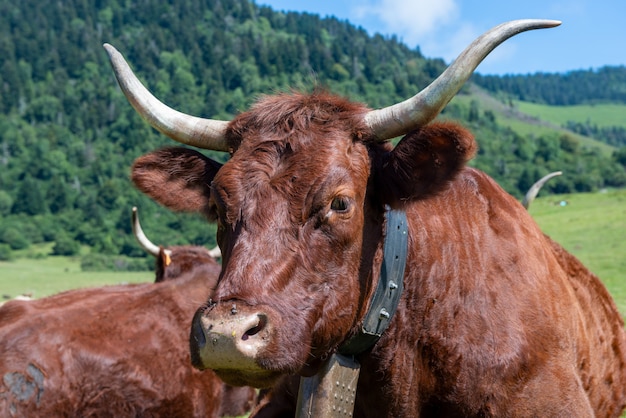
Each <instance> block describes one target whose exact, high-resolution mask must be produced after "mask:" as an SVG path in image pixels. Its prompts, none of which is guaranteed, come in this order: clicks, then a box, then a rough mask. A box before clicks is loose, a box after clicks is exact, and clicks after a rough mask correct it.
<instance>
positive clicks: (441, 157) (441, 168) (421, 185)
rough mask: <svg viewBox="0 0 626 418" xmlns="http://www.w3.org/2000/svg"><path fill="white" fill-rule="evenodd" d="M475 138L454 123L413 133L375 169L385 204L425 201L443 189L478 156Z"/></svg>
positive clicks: (424, 128)
mask: <svg viewBox="0 0 626 418" xmlns="http://www.w3.org/2000/svg"><path fill="white" fill-rule="evenodd" d="M476 149H477V144H476V141H475V140H474V136H473V135H472V134H471V133H470V132H469V131H467V130H466V129H464V128H462V127H461V126H459V125H457V124H454V123H432V124H430V125H426V126H424V127H422V128H420V129H418V130H415V131H413V132H410V133H409V134H407V135H406V136H405V137H404V138H402V140H401V141H400V142H399V143H398V145H397V146H396V147H395V148H394V149H393V150H392V151H390V152H388V153H387V154H385V155H384V156H383V157H382V158H381V159H380V160H379V162H378V163H377V165H376V167H375V174H374V179H375V187H376V190H377V191H378V193H379V194H380V195H381V198H382V200H383V202H384V203H387V204H389V205H391V206H392V207H397V206H399V205H401V202H406V201H410V200H416V199H422V198H424V197H428V196H430V195H433V194H435V193H437V192H439V191H441V190H443V189H444V188H445V187H446V185H447V184H448V183H449V182H450V181H452V180H453V179H454V177H455V176H456V175H457V174H458V173H459V171H461V169H462V168H463V167H464V166H465V164H466V163H467V161H469V160H470V159H471V158H472V157H473V156H474V154H475V153H476Z"/></svg>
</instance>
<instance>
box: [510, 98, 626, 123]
mask: <svg viewBox="0 0 626 418" xmlns="http://www.w3.org/2000/svg"><path fill="white" fill-rule="evenodd" d="M515 106H516V107H517V108H518V109H519V111H520V112H523V113H525V114H527V115H531V116H534V117H536V118H540V119H542V120H545V121H548V122H551V123H554V124H555V125H559V126H561V125H564V124H565V123H567V122H568V121H573V122H580V123H585V122H588V121H593V124H594V125H598V126H599V127H609V126H621V127H623V128H626V117H625V116H626V105H623V104H597V105H576V106H547V105H541V104H536V103H530V102H519V101H516V102H515Z"/></svg>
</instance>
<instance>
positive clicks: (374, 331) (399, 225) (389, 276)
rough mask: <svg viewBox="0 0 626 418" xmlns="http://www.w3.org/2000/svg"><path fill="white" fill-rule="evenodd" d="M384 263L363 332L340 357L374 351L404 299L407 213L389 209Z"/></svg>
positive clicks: (357, 335)
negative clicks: (373, 348) (399, 303)
mask: <svg viewBox="0 0 626 418" xmlns="http://www.w3.org/2000/svg"><path fill="white" fill-rule="evenodd" d="M386 217H387V225H386V230H385V244H384V253H383V263H382V267H381V269H380V278H379V279H378V285H377V286H376V291H375V292H374V295H373V296H372V299H371V300H370V305H369V308H368V310H367V313H366V314H365V318H364V319H363V326H362V327H361V330H360V331H359V332H358V333H357V334H355V335H354V336H352V337H351V338H350V339H349V340H348V341H346V342H345V343H344V344H343V345H342V346H341V347H339V353H341V354H345V355H356V354H360V353H362V352H364V351H366V350H368V349H370V348H371V347H372V346H374V344H376V342H377V341H378V339H379V338H380V336H381V335H382V334H383V332H385V330H386V329H387V327H388V326H389V324H390V323H391V319H392V318H393V315H394V314H395V313H396V310H397V309H398V302H399V301H400V295H402V288H403V279H404V268H405V265H406V256H407V247H408V235H409V234H408V224H407V220H406V214H405V213H404V211H400V210H392V209H390V208H389V207H387V211H386Z"/></svg>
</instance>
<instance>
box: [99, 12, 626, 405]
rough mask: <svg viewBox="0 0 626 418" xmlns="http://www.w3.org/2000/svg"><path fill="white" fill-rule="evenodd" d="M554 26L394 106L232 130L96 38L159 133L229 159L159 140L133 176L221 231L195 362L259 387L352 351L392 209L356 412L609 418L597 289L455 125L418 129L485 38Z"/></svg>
mask: <svg viewBox="0 0 626 418" xmlns="http://www.w3.org/2000/svg"><path fill="white" fill-rule="evenodd" d="M557 24H558V22H554V21H533V20H530V21H529V20H523V21H514V22H509V23H506V24H503V25H501V26H499V27H497V28H494V29H493V30H491V31H489V32H488V33H486V34H485V35H483V36H481V37H480V38H479V39H477V40H476V41H475V42H474V43H473V44H472V45H470V47H468V49H466V50H465V51H464V52H463V53H462V54H461V56H459V58H457V60H455V62H454V63H453V64H452V65H451V66H450V67H449V68H448V69H447V70H446V71H445V72H444V73H443V74H442V75H441V76H440V77H439V78H438V79H437V80H435V81H434V82H433V83H432V84H431V85H430V86H428V87H427V88H426V89H425V90H423V91H422V92H420V93H418V94H417V95H416V96H414V97H413V98H411V99H409V100H407V101H405V102H402V103H399V104H397V105H393V106H391V107H389V108H385V109H380V110H370V109H367V108H366V107H365V106H363V105H360V104H355V103H351V102H348V101H347V100H344V99H341V98H338V97H335V96H332V95H330V94H326V93H324V92H316V93H313V94H309V95H306V94H282V95H278V96H274V97H268V98H264V99H262V100H260V101H259V102H258V103H256V104H255V105H254V106H253V107H252V108H251V109H250V110H249V111H247V112H245V113H243V114H241V115H239V116H237V117H236V118H235V119H234V120H233V121H231V122H230V123H226V122H220V121H213V120H205V119H200V118H196V117H191V116H186V115H183V114H181V113H178V112H176V111H174V110H173V109H170V108H168V107H167V106H166V105H164V104H163V103H161V102H159V101H158V100H157V99H156V98H154V97H153V96H152V95H150V94H149V93H148V92H147V90H146V89H145V88H144V87H143V86H142V85H141V84H140V82H139V81H138V80H137V79H136V77H135V76H134V75H133V74H132V72H131V70H130V68H129V67H128V65H127V64H126V63H125V61H124V60H123V58H122V57H121V55H119V53H118V52H117V51H115V50H114V49H113V48H112V47H110V46H109V45H107V46H106V48H107V50H108V52H109V55H110V57H111V60H112V64H113V67H114V69H115V71H116V76H117V77H118V81H119V82H120V86H121V87H122V90H123V91H124V93H125V94H126V95H127V97H128V98H129V101H130V102H131V104H132V105H133V106H135V108H136V109H137V110H138V111H139V112H140V113H141V114H142V116H143V117H144V118H146V119H147V120H148V121H149V122H150V123H151V124H152V125H153V126H154V127H156V128H157V129H159V130H161V131H162V132H163V133H165V134H167V135H169V136H171V137H172V138H174V139H176V140H177V141H180V142H184V143H187V144H191V145H195V146H199V147H204V148H210V149H215V150H226V151H229V152H230V154H231V158H230V160H229V161H228V162H226V163H225V164H223V165H220V164H218V163H217V162H215V161H212V160H210V159H208V158H206V157H204V156H203V155H202V154H200V153H198V152H196V151H192V150H189V149H185V148H172V149H166V150H160V151H157V152H154V153H151V154H148V155H146V156H144V157H141V158H140V159H138V160H137V161H136V162H135V165H134V168H133V180H134V182H135V184H136V185H137V186H138V187H139V189H141V190H142V191H144V192H145V193H147V194H148V195H150V196H151V197H153V198H154V199H155V200H157V201H159V202H160V203H162V204H164V205H165V206H168V207H170V208H172V209H174V210H184V211H197V212H201V213H203V214H205V215H206V216H207V217H208V218H209V219H211V220H215V221H216V222H217V225H218V243H219V245H220V248H221V250H222V254H223V269H222V272H221V275H220V280H219V282H218V285H217V288H216V291H215V293H214V295H213V297H212V298H211V299H210V300H209V301H208V303H207V304H206V305H205V306H203V307H201V308H200V309H199V310H198V312H197V313H196V315H195V317H194V323H193V325H192V330H191V338H190V342H191V350H192V353H191V354H192V359H193V361H194V364H195V365H196V366H197V367H199V368H210V369H213V370H215V371H216V372H217V374H218V375H219V376H221V377H222V378H223V379H225V380H226V381H227V382H230V383H233V384H250V385H256V386H258V387H271V386H272V385H274V384H276V382H278V381H279V379H281V377H282V378H287V379H289V378H288V377H286V376H289V375H292V376H296V375H301V376H309V375H312V374H314V373H316V372H317V371H318V370H320V367H321V366H322V365H323V364H324V362H325V359H327V358H328V357H329V356H330V355H331V354H333V353H335V352H342V353H348V354H350V351H351V349H350V348H351V347H352V345H351V344H350V345H346V342H348V341H353V340H351V337H353V336H355V335H358V334H359V333H360V331H361V328H362V324H363V323H364V319H365V313H366V311H367V310H368V306H369V303H370V302H371V301H372V299H373V296H374V289H375V288H376V286H377V283H378V282H379V272H380V271H381V266H382V265H383V262H382V261H383V243H384V241H385V235H386V233H385V224H386V223H390V219H392V218H389V217H388V216H387V215H386V213H387V212H386V205H388V206H390V207H391V208H394V209H398V210H402V211H404V212H405V213H406V218H407V222H408V256H407V258H406V269H405V274H404V291H403V293H402V295H401V298H400V301H399V305H398V307H397V311H396V313H395V315H394V316H393V317H392V319H391V321H390V325H389V327H388V329H387V330H386V332H385V333H384V334H383V335H382V337H381V338H380V339H379V340H378V341H377V342H375V343H374V344H373V346H370V347H366V348H365V349H364V351H362V352H360V353H357V354H355V358H356V359H358V361H359V362H360V363H361V375H360V379H359V381H358V388H357V392H356V403H355V410H354V414H355V416H359V417H381V416H387V417H418V416H421V417H424V416H499V417H518V416H519V417H521V416H524V417H528V416H546V417H548V416H550V417H554V416H561V417H565V416H567V417H590V416H594V415H595V416H602V417H609V416H613V417H617V416H619V414H620V412H621V410H622V409H623V408H624V405H625V404H626V365H625V362H626V333H625V332H624V329H623V321H622V319H621V316H620V314H619V312H618V311H617V309H616V306H615V304H614V302H613V301H612V299H611V298H610V296H609V294H608V293H607V291H606V289H605V288H604V286H603V285H602V283H601V282H600V281H599V279H598V278H597V277H596V276H594V275H593V274H592V273H590V272H589V271H588V270H587V269H585V268H584V267H583V266H582V265H581V264H580V263H579V262H578V261H577V260H576V259H575V258H574V257H573V256H571V255H569V254H567V253H566V252H565V251H564V250H563V249H562V248H560V247H558V246H557V245H556V244H554V243H553V242H552V241H551V240H549V239H548V238H547V237H545V236H544V234H543V233H542V232H541V231H540V229H539V227H538V226H537V225H536V223H535V222H534V221H533V220H532V218H531V217H530V216H529V214H528V213H527V211H526V210H525V209H524V207H523V206H522V205H521V204H520V203H519V202H517V201H516V200H515V199H514V198H513V197H512V196H510V195H509V194H508V193H506V192H505V191H503V190H502V189H501V188H500V187H499V186H498V185H497V184H496V183H495V182H494V181H493V180H492V179H491V178H489V177H488V176H487V175H486V174H484V173H482V172H480V171H479V170H476V169H472V168H468V167H465V163H466V162H467V160H468V159H470V158H471V157H472V156H473V154H474V152H475V150H476V144H475V142H474V139H473V137H472V136H471V135H470V134H469V133H468V132H467V131H466V130H464V129H463V128H461V127H459V126H457V125H455V124H450V123H448V124H440V123H429V122H431V121H432V119H434V118H435V117H436V116H437V114H438V113H439V112H440V110H441V109H442V108H443V107H444V106H445V105H446V103H447V102H448V101H449V100H450V99H451V98H452V97H453V96H454V95H455V94H456V92H457V91H458V89H459V88H460V86H461V85H462V84H463V83H464V82H465V81H466V80H467V78H468V77H469V76H470V74H471V73H472V72H473V70H474V69H475V68H476V66H477V65H478V63H480V61H481V60H482V59H483V58H484V57H485V56H486V55H487V54H488V53H489V52H490V51H491V50H492V49H493V48H495V47H496V46H497V45H498V44H499V43H501V42H502V41H504V40H505V39H506V38H508V37H510V36H512V35H514V34H516V33H519V32H521V31H524V30H528V29H535V28H541V27H551V26H555V25H557ZM398 135H405V136H404V137H403V138H402V139H401V141H400V142H399V143H398V145H397V146H396V147H395V148H393V149H392V147H391V145H390V144H389V143H388V142H387V140H388V139H390V138H392V137H395V136H398ZM388 235H389V236H391V237H392V238H393V239H395V237H396V235H397V234H396V233H395V232H390V233H389V234H388ZM389 289H391V286H390V287H389ZM387 313H388V312H387ZM382 314H383V312H382V311H381V321H382V318H383V316H384V315H382ZM291 379H293V377H291ZM283 383H284V381H283ZM285 386H287V387H289V386H290V385H289V384H288V383H287V384H285ZM277 391H278V389H275V393H273V394H272V393H270V396H268V398H267V399H266V401H265V402H266V403H265V404H264V406H263V407H262V408H260V410H258V411H256V415H257V416H263V415H264V414H266V413H267V415H272V411H274V412H280V413H284V412H285V411H284V410H281V406H280V405H276V404H275V403H274V401H273V399H277V400H279V399H285V398H287V399H289V394H287V393H284V392H283V393H276V392H277ZM289 410H290V411H292V409H289ZM268 411H269V412H268ZM267 415H266V416H267Z"/></svg>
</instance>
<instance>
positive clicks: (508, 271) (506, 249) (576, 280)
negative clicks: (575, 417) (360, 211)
mask: <svg viewBox="0 0 626 418" xmlns="http://www.w3.org/2000/svg"><path fill="white" fill-rule="evenodd" d="M407 216H408V220H409V245H410V249H411V250H410V254H409V258H408V261H407V271H408V273H407V276H406V277H405V290H404V294H403V296H402V299H401V303H400V306H399V308H398V312H397V313H396V316H395V318H394V321H393V322H392V325H391V326H390V328H389V329H388V330H387V332H386V333H385V334H384V335H383V337H382V338H381V340H380V342H379V344H378V345H377V346H376V347H375V348H374V350H373V356H368V357H363V358H362V360H363V367H362V369H361V380H360V381H359V394H358V395H357V403H358V405H357V410H356V413H355V415H356V416H370V415H369V412H368V411H371V410H373V408H377V407H378V408H379V410H386V411H387V414H386V415H387V416H394V415H395V416H528V414H531V415H532V411H534V410H536V409H539V408H538V406H539V405H547V404H553V405H554V410H553V411H551V410H544V413H545V416H552V415H554V414H559V413H560V412H561V411H562V409H561V407H562V406H563V405H564V404H567V403H568V402H570V409H569V410H577V411H578V413H579V414H581V416H584V415H585V413H586V412H585V411H587V412H588V413H591V410H592V409H593V410H595V411H601V413H600V414H599V416H619V410H621V407H622V406H623V403H624V401H623V395H613V393H617V392H623V390H622V391H616V390H615V387H612V388H611V387H610V386H611V385H615V384H618V385H621V386H620V387H624V382H625V380H624V364H623V363H624V361H623V359H624V330H623V328H622V322H621V319H620V317H619V314H618V312H617V310H616V309H615V306H614V304H612V303H611V302H610V297H609V295H608V293H607V291H606V289H605V288H604V286H603V285H602V284H601V283H600V281H599V280H598V279H597V277H595V276H593V274H591V273H590V272H588V270H587V269H585V268H584V267H583V266H582V265H581V264H580V263H579V262H578V261H577V260H575V259H574V258H573V257H572V256H570V255H568V254H566V253H564V252H558V251H555V249H556V248H557V247H558V246H555V244H553V243H552V242H551V241H550V240H548V239H546V237H545V236H544V234H543V233H542V232H541V230H540V229H539V227H538V226H537V225H536V223H535V222H534V221H533V220H532V218H531V217H530V215H529V214H528V213H527V211H526V210H525V209H524V208H523V207H522V205H521V204H519V202H517V201H516V200H515V199H514V198H513V197H512V196H510V195H508V194H506V193H504V192H503V191H502V190H501V189H500V187H499V186H498V185H497V184H496V183H495V182H494V181H493V180H492V179H490V178H488V177H487V176H486V175H485V174H484V173H482V172H480V171H478V170H474V169H466V170H464V171H463V173H461V175H459V177H458V178H457V179H456V180H455V181H454V182H453V183H452V184H451V185H450V187H449V188H448V190H446V191H444V192H443V193H442V194H440V195H438V196H434V197H432V198H429V199H428V200H427V201H423V202H416V203H414V204H412V205H410V206H408V207H407ZM596 329H598V331H596ZM599 333H600V334H603V335H599ZM583 353H586V355H587V357H585V356H584V355H581V354H583ZM372 358H374V359H375V361H374V362H372V361H371V360H372ZM408 365H411V366H410V367H409V366H408ZM584 368H593V369H594V370H593V371H592V373H593V376H594V378H593V380H594V381H593V382H592V379H590V378H588V377H587V378H586V377H585V373H584ZM605 378H606V379H607V380H604V379H605ZM599 380H604V381H602V382H600V381H599ZM368 381H378V382H386V383H381V384H380V385H379V386H380V387H376V385H373V386H372V385H371V384H370V383H369V382H368ZM556 382H559V383H558V385H561V387H558V388H557V386H558V385H557V384H556ZM381 385H382V386H381ZM593 385H600V386H604V387H605V388H606V390H604V389H602V388H601V387H595V388H591V387H590V386H593ZM583 389H584V390H585V391H586V392H587V395H588V396H580V394H581V393H582V390H583ZM381 392H382V393H389V394H391V393H393V394H394V396H392V397H390V398H389V403H388V404H386V403H385V399H384V398H381V397H380V396H378V397H377V399H376V401H374V400H373V399H374V394H376V393H381ZM397 394H405V395H406V396H397ZM564 396H566V397H567V398H564ZM615 396H619V397H620V398H622V399H615ZM607 397H609V398H612V399H607ZM586 399H588V402H587V400H586ZM399 400H400V402H399ZM572 405H573V407H572ZM524 411H525V412H524ZM604 412H606V413H604ZM420 414H421V415H420ZM383 415H385V414H383Z"/></svg>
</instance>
